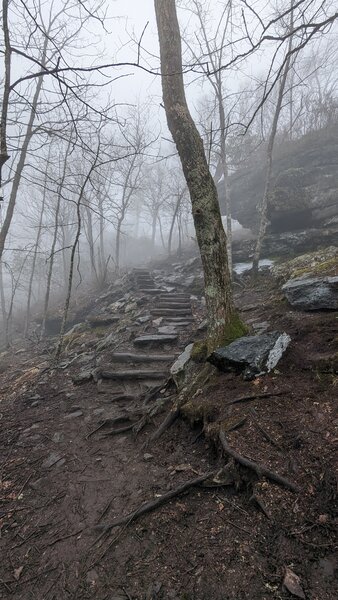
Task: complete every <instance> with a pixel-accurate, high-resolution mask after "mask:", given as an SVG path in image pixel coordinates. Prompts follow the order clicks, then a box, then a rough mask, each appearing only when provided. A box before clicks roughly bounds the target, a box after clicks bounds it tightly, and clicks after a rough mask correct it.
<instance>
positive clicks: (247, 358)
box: [208, 331, 291, 379]
mask: <svg viewBox="0 0 338 600" xmlns="http://www.w3.org/2000/svg"><path fill="white" fill-rule="evenodd" d="M290 341H291V338H290V336H289V335H287V334H286V333H279V332H278V331H273V332H271V333H264V334H262V335H252V336H245V337H242V338H239V339H238V340H235V341H234V342H232V343H231V344H229V345H228V346H225V347H224V348H218V349H217V350H215V351H214V352H212V354H211V355H210V356H209V357H208V361H209V362H210V363H211V364H212V365H214V366H215V367H217V368H218V369H220V370H221V371H225V372H229V371H235V372H237V373H242V372H244V376H245V378H246V379H252V378H253V377H255V376H256V375H258V374H262V373H268V372H269V371H271V369H273V368H274V367H275V366H276V365H277V363H278V362H279V360H280V359H281V357H282V355H283V353H284V352H285V350H286V348H287V347H288V345H289V343H290Z"/></svg>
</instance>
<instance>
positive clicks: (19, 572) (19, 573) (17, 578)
mask: <svg viewBox="0 0 338 600" xmlns="http://www.w3.org/2000/svg"><path fill="white" fill-rule="evenodd" d="M22 571H23V567H18V568H17V569H14V579H15V580H16V581H18V580H19V579H20V575H21V573H22Z"/></svg>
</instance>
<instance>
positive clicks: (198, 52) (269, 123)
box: [0, 0, 338, 345]
mask: <svg viewBox="0 0 338 600" xmlns="http://www.w3.org/2000/svg"><path fill="white" fill-rule="evenodd" d="M177 4H178V17H179V23H180V27H181V36H182V48H183V72H184V80H185V84H186V95H187V100H188V104H189V107H190V110H191V114H192V116H193V118H194V120H195V122H196V125H197V127H198V130H199V132H200V135H201V136H202V139H203V142H204V147H205V152H206V155H207V160H208V164H209V167H210V171H211V173H212V175H213V177H214V181H215V185H216V186H217V189H218V194H219V201H220V207H221V212H222V215H223V217H222V221H223V225H224V229H225V230H226V231H227V234H228V242H230V246H229V248H230V254H231V238H233V251H234V253H235V254H234V260H233V263H234V264H235V263H236V260H237V262H243V260H242V258H243V257H242V255H243V256H244V255H245V257H246V259H247V260H249V261H250V260H251V259H252V258H253V245H251V246H250V248H249V246H245V245H242V246H241V250H240V251H239V250H238V248H239V244H242V243H248V242H250V243H251V244H252V243H253V241H254V240H255V239H256V237H257V234H258V231H259V219H260V214H261V212H260V211H261V207H262V203H263V204H264V196H266V194H265V192H264V182H265V178H266V164H267V160H268V159H271V165H272V166H271V181H273V185H274V186H275V187H274V188H273V190H272V191H271V190H270V191H269V194H270V196H269V198H265V200H266V201H267V210H268V217H269V218H268V229H267V233H268V234H269V231H270V230H269V227H270V229H271V228H272V229H271V231H275V232H276V231H277V232H278V233H279V234H281V233H285V232H287V231H288V230H290V229H291V230H292V229H295V228H296V229H297V230H306V229H311V228H314V227H316V228H319V229H320V228H321V227H323V226H324V225H323V222H322V221H321V220H320V218H317V217H316V215H315V210H317V211H319V213H320V214H321V215H322V214H324V213H323V212H322V210H321V205H320V201H319V200H318V198H319V197H320V198H324V196H325V198H324V200H323V202H324V205H325V210H326V211H328V212H327V214H328V215H329V217H328V218H330V219H331V220H332V218H336V209H335V201H334V200H327V197H329V196H330V194H331V196H332V195H333V196H332V197H335V196H334V194H335V192H334V190H335V187H334V184H332V185H331V184H330V185H331V188H330V189H329V192H327V191H325V190H324V189H323V190H322V188H321V182H319V179H318V180H314V181H312V182H311V185H312V188H311V190H310V191H308V190H307V191H306V193H305V192H304V194H303V191H302V190H303V189H305V187H307V186H306V185H305V184H304V182H303V181H302V177H305V176H306V175H305V171H304V170H306V169H310V168H311V164H312V163H311V158H309V156H306V157H305V155H306V148H307V147H308V144H313V145H314V147H315V152H317V153H318V156H319V159H318V160H319V162H318V161H317V162H316V165H317V166H318V164H319V163H320V168H321V169H322V173H324V175H323V177H326V178H327V179H326V180H327V181H329V178H330V177H333V175H332V173H331V171H330V169H328V165H329V164H331V163H332V162H334V161H331V159H330V157H329V156H327V157H326V158H325V156H324V154H323V152H322V148H328V146H329V144H330V133H331V132H332V131H334V128H335V127H336V126H337V119H338V109H337V101H338V99H337V94H338V92H337V87H338V86H337V81H338V68H337V65H338V61H337V58H338V56H337V55H338V48H337V21H336V16H335V13H334V6H333V3H330V2H328V1H326V2H325V1H324V3H320V2H316V1H313V0H311V1H308V2H301V3H299V4H300V5H299V6H298V5H297V7H296V8H295V9H294V13H293V22H292V25H290V9H289V5H288V3H286V2H282V1H280V2H263V1H262V0H257V1H256V2H254V3H250V5H251V6H249V5H247V4H246V3H242V2H238V3H236V2H235V3H233V5H231V6H230V5H229V6H227V7H226V10H225V7H224V3H221V2H218V1H217V0H213V1H210V2H206V3H198V2H197V3H196V2H192V1H190V0H182V1H180V2H177ZM197 9H199V10H200V12H201V14H200V15H198V14H197V12H196V11H197ZM2 17H4V15H2ZM322 22H324V25H322ZM314 23H316V24H317V25H316V27H315V32H314V25H313V24H314ZM2 25H3V26H2V45H3V48H4V49H5V48H6V47H8V40H7V41H6V27H5V21H4V18H2ZM7 25H8V35H9V40H10V45H11V48H12V52H11V57H10V60H11V72H10V75H9V83H10V87H9V91H10V93H9V98H8V108H6V107H5V105H4V103H3V107H2V116H3V121H2V132H3V133H4V136H3V138H2V147H1V156H2V161H3V159H4V158H5V157H6V154H7V153H8V155H9V160H7V161H3V164H2V169H1V176H2V178H1V179H2V200H1V208H0V211H1V213H0V219H1V228H2V229H1V232H2V245H3V252H2V257H1V263H0V264H1V279H0V285H1V305H2V343H3V344H4V345H6V344H8V343H10V340H11V338H12V336H13V335H17V333H18V331H19V329H20V328H24V330H25V335H32V332H34V331H35V330H36V329H37V322H38V321H39V319H40V321H41V314H44V316H45V317H46V315H47V314H49V313H51V312H53V311H55V310H61V309H62V306H63V301H64V298H65V296H66V294H67V290H68V289H69V281H70V273H71V288H72V290H71V292H72V295H71V297H72V300H74V298H76V294H78V293H80V292H81V290H85V289H91V290H100V289H103V288H104V286H105V285H106V284H107V282H109V281H111V280H112V279H114V278H117V277H119V276H120V275H121V273H123V271H124V270H125V269H127V268H129V267H132V266H135V265H143V264H147V263H148V262H149V261H150V260H153V259H155V258H156V259H160V258H161V259H165V258H168V260H174V258H175V257H177V256H182V254H183V253H184V251H185V250H186V249H189V252H196V254H197V253H198V248H197V243H196V235H195V230H194V224H193V218H192V215H191V205H190V199H189V193H188V189H187V185H186V181H185V178H184V176H183V173H182V168H181V163H180V160H179V157H178V155H177V151H176V147H175V145H174V143H173V141H172V139H171V136H170V133H169V131H168V128H167V124H166V115H165V110H164V106H163V100H162V88H161V71H160V60H159V45H158V33H157V26H156V19H155V11H154V5H153V1H152V0H144V1H142V2H136V1H135V0H124V1H122V0H116V1H115V2H107V3H106V2H104V1H103V2H102V3H99V5H97V3H94V2H83V3H79V4H76V6H75V5H72V4H71V3H70V2H68V1H67V2H58V1H55V2H52V3H48V4H46V3H44V2H40V1H39V0H28V1H27V2H16V1H12V2H11V3H10V4H9V6H8V23H7ZM290 27H293V28H294V30H292V34H290V31H291V30H290ZM290 39H291V43H290ZM6 44H7V46H6ZM288 52H289V54H290V60H289V61H287V59H286V57H287V56H288ZM0 60H1V61H2V63H3V66H5V61H6V52H5V50H4V51H3V52H2V54H1V57H0ZM2 72H3V73H4V69H2ZM284 75H285V77H284ZM283 77H284V81H283ZM7 83H8V82H7ZM7 83H6V80H5V78H4V77H3V76H2V79H1V96H2V98H5V92H6V85H7ZM282 85H283V88H281V86H282ZM279 96H280V98H279ZM279 100H280V101H279ZM277 110H278V114H277V117H276V111H277ZM222 111H223V119H224V124H223V125H222ZM274 122H275V125H276V126H275V131H274V136H273V139H272V138H271V135H272V133H271V132H272V131H273V130H274V126H273V123H274ZM311 136H312V137H311ZM304 140H305V141H304ZM309 140H310V141H309ZM291 156H292V157H294V158H293V159H292V160H291V163H290V164H289V163H288V160H289V159H288V158H287V157H291ZM289 162H290V161H289ZM278 165H279V166H278ZM282 167H283V169H284V171H285V170H290V169H292V168H297V169H298V172H297V173H294V174H293V179H292V185H291V184H290V182H289V180H288V181H286V180H283V182H281V180H280V181H279V180H278V177H279V176H280V173H279V171H280V170H283V169H282ZM316 168H317V167H316ZM318 168H319V167H318ZM301 169H303V171H304V172H303V171H302V172H301ZM325 169H327V170H325ZM289 175H290V173H289ZM297 178H298V179H297ZM276 181H277V184H276V185H275V183H276ZM278 181H279V183H278ZM321 181H322V180H321ZM330 181H331V180H330ZM269 185H270V182H269ZM271 185H272V184H271ZM290 185H291V187H290ZM316 186H317V188H316ZM270 187H271V186H270ZM265 188H266V185H265ZM291 188H292V189H291ZM315 188H316V189H317V192H316V193H317V196H316V198H315V196H314V192H313V190H314V189H315ZM296 189H297V190H300V191H299V194H298V195H297V194H296V193H295V190H296ZM319 189H320V190H321V191H320V193H319V192H318V190H319ZM276 190H277V191H276ZM322 191H323V194H322ZM283 194H284V195H283ZM302 194H303V195H302ZM309 194H310V195H311V194H312V195H313V198H315V199H313V198H312V196H311V201H310V200H308V199H307V198H308V195H309ZM321 194H322V195H321ZM325 194H326V195H325ZM299 195H301V196H302V198H301V199H299ZM331 196H330V198H331ZM283 202H284V205H283V206H287V207H288V210H289V213H287V211H286V213H287V214H284V213H283V215H282V216H280V214H281V213H282V212H283V210H284V209H282V208H281V205H282V204H283ZM311 202H312V204H311ZM316 203H317V204H316ZM324 205H323V206H324ZM332 206H333V208H332ZM330 207H331V208H330ZM330 211H331V212H330ZM284 212H285V211H284ZM325 214H326V213H325ZM316 218H317V220H316ZM297 219H298V221H297ZM298 222H299V225H295V224H296V223H298ZM292 223H293V225H294V227H293V226H292ZM325 226H327V223H326V225H325ZM236 244H237V245H236ZM244 248H245V251H244ZM236 252H238V259H236ZM245 253H246V254H245ZM265 258H269V257H265ZM95 293H96V292H95Z"/></svg>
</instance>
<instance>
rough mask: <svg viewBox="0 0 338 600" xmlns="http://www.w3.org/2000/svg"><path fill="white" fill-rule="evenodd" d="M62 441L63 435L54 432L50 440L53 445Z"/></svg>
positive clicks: (59, 432)
mask: <svg viewBox="0 0 338 600" xmlns="http://www.w3.org/2000/svg"><path fill="white" fill-rule="evenodd" d="M63 439H64V435H63V433H61V431H56V432H55V433H54V435H53V437H52V440H53V442H54V443H55V444H58V443H59V442H62V441H63Z"/></svg>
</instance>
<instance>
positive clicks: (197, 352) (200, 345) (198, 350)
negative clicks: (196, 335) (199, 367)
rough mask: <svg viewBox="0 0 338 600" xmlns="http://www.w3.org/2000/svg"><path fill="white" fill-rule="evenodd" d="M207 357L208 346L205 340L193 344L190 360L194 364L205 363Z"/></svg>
mask: <svg viewBox="0 0 338 600" xmlns="http://www.w3.org/2000/svg"><path fill="white" fill-rule="evenodd" d="M207 356H208V344H207V342H206V340H201V341H199V342H195V343H194V345H193V349H192V351H191V359H192V360H193V361H194V362H196V363H200V362H205V361H206V359H207Z"/></svg>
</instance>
